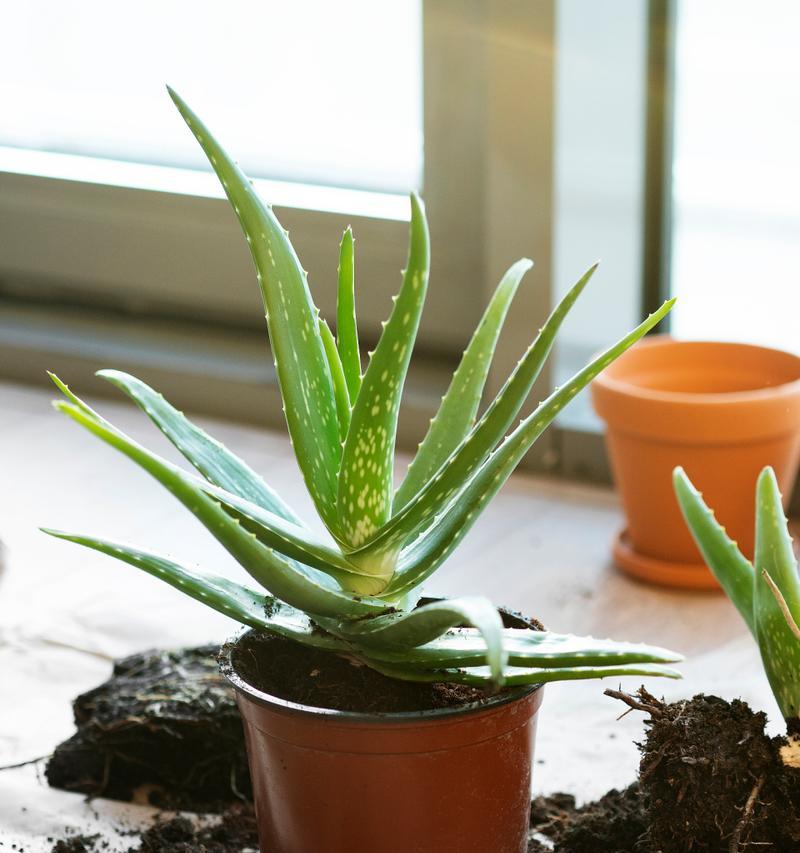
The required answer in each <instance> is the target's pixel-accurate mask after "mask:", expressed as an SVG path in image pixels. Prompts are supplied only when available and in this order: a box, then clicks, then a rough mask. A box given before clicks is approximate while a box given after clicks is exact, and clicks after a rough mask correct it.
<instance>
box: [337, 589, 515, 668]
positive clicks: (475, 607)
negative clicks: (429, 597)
mask: <svg viewBox="0 0 800 853" xmlns="http://www.w3.org/2000/svg"><path fill="white" fill-rule="evenodd" d="M463 624H467V625H472V626H473V627H474V628H476V629H477V633H478V634H479V635H480V637H481V638H482V640H483V642H484V653H485V657H486V661H487V663H488V664H489V667H490V669H491V671H492V674H493V676H494V680H495V682H496V683H497V684H501V683H502V678H503V668H504V666H505V664H506V660H507V657H508V655H507V653H506V651H505V648H504V647H503V622H502V620H501V618H500V614H499V613H498V612H497V608H496V607H495V606H494V605H493V604H492V603H491V601H489V599H487V598H480V597H463V598H452V599H447V600H443V601H435V602H432V603H431V604H425V605H423V606H422V607H418V608H416V609H415V610H412V611H410V612H407V613H391V614H387V615H386V616H380V617H376V618H373V619H364V620H361V621H359V622H355V623H352V624H349V625H348V624H344V623H343V624H342V625H340V626H339V630H340V631H341V632H342V634H343V635H344V636H345V637H347V639H349V640H351V641H352V642H354V643H355V644H356V645H358V646H359V647H361V648H365V647H366V648H367V649H369V648H372V647H377V648H379V649H387V650H395V651H396V650H401V649H405V650H408V649H412V648H413V647H415V646H421V645H423V644H424V643H427V642H429V641H431V640H435V639H436V638H437V637H439V636H441V635H442V634H443V633H445V632H446V631H448V630H449V629H450V628H452V627H454V626H456V625H463ZM367 654H369V652H367Z"/></svg>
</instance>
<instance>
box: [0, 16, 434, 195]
mask: <svg viewBox="0 0 800 853" xmlns="http://www.w3.org/2000/svg"><path fill="white" fill-rule="evenodd" d="M420 14H421V13H420V0H391V2H381V3H374V2H371V0H344V2H339V3H335V4H334V3H328V2H326V0H294V2H292V3H279V2H275V0H261V2H258V3H256V2H253V0H228V2H226V3H224V4H220V3H212V2H208V0H203V2H196V3H192V4H190V3H185V2H172V0H167V2H164V0H159V2H156V0H141V2H139V3H135V4H123V5H120V4H117V3H107V2H102V1H101V0H80V2H75V3H59V2H56V0H29V2H26V3H14V4H7V5H6V7H5V9H4V21H3V27H2V31H1V32H0V107H1V109H0V145H5V146H16V147H21V148H27V149H39V150H45V151H53V152H59V153H67V154H82V155H89V156H93V157H102V158H107V159H111V160H122V161H131V162H140V163H142V162H143V163H152V164H157V165H163V166H178V167H185V168H192V169H196V168H201V169H205V168H207V163H206V162H205V158H204V157H203V155H202V153H201V151H200V149H199V147H198V146H197V145H196V144H194V143H193V141H192V140H191V138H190V137H189V136H188V134H187V132H186V129H185V128H184V127H183V124H182V122H181V121H180V119H179V118H178V116H177V114H176V112H175V109H174V108H173V106H172V104H171V102H170V100H169V98H168V96H167V94H166V92H165V90H164V84H165V83H169V84H170V85H172V86H173V87H174V88H176V89H177V90H178V91H180V92H181V94H182V95H183V96H184V97H185V98H186V100H187V101H188V102H189V103H190V104H191V105H192V106H193V108H194V109H195V110H196V111H197V112H198V113H199V114H200V115H201V116H202V117H203V118H204V119H205V120H206V121H207V123H208V124H209V126H210V127H211V128H212V130H215V132H217V133H218V134H219V137H220V140H221V141H222V143H223V144H224V145H225V146H226V147H227V148H228V149H229V150H230V151H231V152H232V153H233V154H234V156H235V157H236V158H237V159H238V160H239V162H240V163H241V164H242V166H243V167H244V168H245V170H246V171H247V172H248V173H249V174H250V175H251V176H254V177H267V178H277V179H282V180H289V181H300V182H305V183H318V184H325V185H331V186H341V187H354V188H362V189H371V190H383V191H389V192H404V191H407V190H409V189H411V188H416V187H419V185H420V182H421V171H422V66H421V63H422V60H421V20H420ZM278 20H279V21H280V26H279V27H278V26H274V25H273V23H274V22H275V21H278ZM310 22H313V26H309V23H310Z"/></svg>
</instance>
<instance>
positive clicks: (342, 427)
mask: <svg viewBox="0 0 800 853" xmlns="http://www.w3.org/2000/svg"><path fill="white" fill-rule="evenodd" d="M319 331H320V334H321V335H322V343H323V345H324V346H325V355H326V357H327V359H328V366H329V367H330V371H331V379H332V381H333V393H334V396H335V398H336V415H337V420H338V423H339V437H340V438H341V439H342V441H344V439H345V437H346V436H347V430H348V428H349V427H350V393H349V392H348V390H347V383H346V381H345V376H344V370H343V369H342V361H341V359H340V358H339V350H338V349H336V341H335V340H334V338H333V332H331V330H330V326H328V324H327V323H326V322H325V321H324V320H323V319H322V318H321V317H320V320H319Z"/></svg>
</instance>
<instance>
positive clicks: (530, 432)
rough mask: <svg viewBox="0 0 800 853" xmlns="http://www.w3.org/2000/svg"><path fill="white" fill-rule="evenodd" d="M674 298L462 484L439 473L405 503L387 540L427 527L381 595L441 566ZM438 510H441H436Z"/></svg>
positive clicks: (415, 581)
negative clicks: (536, 449)
mask: <svg viewBox="0 0 800 853" xmlns="http://www.w3.org/2000/svg"><path fill="white" fill-rule="evenodd" d="M673 302H674V300H670V301H669V302H665V303H664V305H662V306H661V308H659V309H658V311H656V312H654V313H653V314H651V315H650V316H649V317H648V318H647V319H646V320H645V321H644V322H643V323H641V324H640V325H639V326H637V327H636V329H634V330H633V331H632V332H629V333H628V334H627V335H626V336H625V337H624V338H622V339H621V340H620V341H618V342H617V343H616V344H614V346H612V347H610V348H609V349H607V350H606V351H605V352H604V353H602V354H601V355H599V356H597V357H596V358H595V359H594V360H593V361H591V362H590V363H589V364H588V365H587V366H586V367H584V368H583V370H581V371H580V372H579V373H577V374H576V375H575V376H573V377H572V379H570V380H569V381H568V382H567V383H565V384H564V385H563V386H561V388H559V389H558V390H556V391H554V392H553V393H552V394H551V395H550V396H549V397H548V398H547V399H546V400H545V401H544V402H542V403H540V404H539V406H538V407H537V408H536V409H535V410H534V411H533V412H532V413H531V414H530V415H528V417H526V418H524V419H523V420H522V421H521V422H520V423H519V425H518V426H517V427H516V429H514V431H513V432H511V433H510V435H509V436H508V437H507V438H506V439H505V440H504V441H503V443H502V444H501V445H500V447H499V448H498V449H497V450H496V451H495V452H494V453H492V454H491V455H490V456H489V457H488V458H487V459H486V460H485V461H484V462H483V463H482V464H481V466H480V468H479V469H478V471H477V473H472V472H471V478H470V479H469V480H467V481H466V486H465V487H461V488H460V487H459V482H458V481H456V480H452V479H451V478H450V477H448V476H447V475H443V476H442V477H441V479H440V481H439V482H438V483H437V482H436V481H435V480H434V485H435V488H434V489H433V491H432V492H430V493H429V494H428V495H427V496H426V499H425V501H422V500H418V501H416V502H415V503H412V504H409V508H411V507H415V511H414V513H413V514H412V513H411V512H408V514H407V516H406V518H405V519H403V520H402V523H401V524H400V526H399V529H396V530H395V531H392V533H391V534H390V537H386V539H387V540H388V542H389V543H391V542H392V540H394V543H395V544H397V543H398V542H405V540H407V539H408V538H409V537H410V536H411V535H413V534H415V533H417V532H418V531H419V530H420V529H421V528H423V527H428V528H429V529H428V532H427V533H426V534H425V535H424V537H422V538H421V540H420V541H419V542H418V543H415V545H414V546H412V547H411V548H410V549H408V552H407V553H404V554H402V555H401V558H400V565H399V567H398V571H397V573H396V574H395V576H394V578H393V580H392V582H391V583H390V584H389V586H388V587H387V588H386V590H385V592H384V593H383V595H384V596H387V597H388V596H391V595H394V594H397V593H399V592H405V591H408V590H409V589H411V588H413V587H414V586H416V585H418V584H419V583H422V581H423V580H424V579H425V578H426V577H428V576H429V575H430V574H431V573H432V572H433V571H435V570H436V568H438V566H439V565H441V563H442V561H443V560H444V559H445V558H446V557H447V556H449V554H450V553H452V551H453V550H454V549H455V548H456V546H457V545H458V544H459V542H460V541H461V540H462V539H463V537H464V536H465V535H466V534H467V532H468V531H469V530H470V528H471V527H472V525H473V524H474V523H475V521H476V520H477V518H478V516H479V515H480V513H481V512H482V511H483V509H484V508H485V507H486V505H487V504H488V502H489V501H490V500H491V499H492V497H494V495H495V494H496V493H497V492H498V490H499V489H500V488H501V487H502V485H503V484H504V483H505V481H506V480H507V479H508V477H509V476H511V473H512V471H513V470H514V469H515V468H516V466H517V465H518V464H519V462H520V460H521V459H522V457H523V456H524V455H525V453H526V452H527V451H528V449H529V448H530V446H531V445H532V444H533V443H534V441H536V439H537V438H538V437H539V436H540V435H541V434H542V433H543V432H544V430H545V429H546V428H547V427H548V425H549V424H550V422H551V421H552V420H553V418H554V417H555V416H556V415H557V414H558V412H560V411H561V409H562V408H564V406H565V405H566V404H567V403H568V402H569V401H570V400H571V399H572V398H573V397H574V396H575V395H576V394H577V393H578V392H579V391H580V390H581V389H583V388H585V387H586V386H587V385H588V384H589V382H591V381H592V379H594V377H595V376H597V374H598V373H600V371H601V370H603V369H605V368H606V367H608V365H609V364H611V362H612V361H614V359H615V358H617V357H618V356H619V355H621V354H622V353H623V352H624V351H625V350H626V349H628V348H629V347H631V346H632V345H633V344H634V343H636V341H637V340H639V339H640V338H641V337H643V336H644V335H645V334H646V333H647V332H648V331H649V330H650V329H651V328H652V327H653V326H655V325H656V324H657V323H658V322H659V321H660V320H661V319H662V317H663V316H664V315H665V314H666V313H667V312H668V311H669V310H670V308H671V307H672V304H673ZM422 494H425V492H423V493H422ZM443 505H444V509H443V511H442V507H443ZM437 512H439V513H440V514H439V515H435V513H437ZM399 517H400V516H398V518H399ZM387 527H388V525H387ZM382 538H383V534H382ZM385 544H386V543H384V547H385Z"/></svg>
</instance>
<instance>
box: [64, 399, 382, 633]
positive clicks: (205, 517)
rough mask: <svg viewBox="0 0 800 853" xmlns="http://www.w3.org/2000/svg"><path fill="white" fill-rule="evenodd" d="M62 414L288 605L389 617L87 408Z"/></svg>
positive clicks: (74, 407) (354, 615) (70, 407)
mask: <svg viewBox="0 0 800 853" xmlns="http://www.w3.org/2000/svg"><path fill="white" fill-rule="evenodd" d="M56 408H58V409H59V410H60V411H62V412H63V413H64V414H66V415H67V416H68V417H70V418H72V420H74V421H76V422H77V423H79V424H81V426H83V427H85V428H86V429H87V430H89V432H91V433H93V434H94V435H96V436H98V437H99V438H101V439H102V440H103V441H105V442H106V443H107V444H109V445H110V446H111V447H114V448H116V449H117V450H119V451H121V452H122V453H123V454H125V455H126V456H127V457H128V458H129V459H131V460H132V461H134V462H136V463H137V464H138V465H140V466H141V467H142V468H144V470H146V471H147V472H148V473H149V474H151V475H152V476H153V477H155V478H156V479H157V480H158V481H159V482H160V483H161V484H162V485H163V486H165V487H166V488H167V490H168V491H169V492H171V493H172V494H173V495H174V496H175V497H176V498H177V499H178V500H179V501H180V502H181V503H182V504H183V505H184V506H185V507H186V508H187V509H188V510H189V511H190V512H192V513H193V514H194V515H195V516H196V517H197V518H198V519H199V520H200V521H201V522H202V523H203V524H204V525H205V527H206V528H207V529H208V530H209V532H210V533H212V534H213V536H214V537H215V538H216V539H217V540H218V541H219V542H220V543H221V544H222V545H223V547H224V548H225V549H226V550H227V551H228V552H229V553H230V554H231V555H232V556H233V557H234V559H236V560H237V561H238V562H239V563H240V564H241V565H242V567H243V568H244V569H245V571H247V572H248V574H250V575H251V576H252V577H254V578H255V579H256V580H257V581H258V582H259V583H260V584H261V585H262V586H263V587H264V588H265V589H266V590H268V591H269V592H270V593H272V594H273V595H274V596H276V597H278V598H280V599H281V600H282V601H285V602H286V603H287V604H290V605H292V606H293V607H298V608H300V609H301V610H303V611H305V612H306V613H309V614H311V615H319V616H339V617H340V618H358V617H361V616H368V615H375V614H378V613H381V612H383V611H385V609H386V605H385V604H384V603H383V602H379V601H373V600H372V599H369V598H363V597H354V596H352V595H350V594H347V593H345V592H342V591H340V590H339V589H337V588H334V587H332V586H331V581H330V580H329V579H328V578H327V577H326V576H325V575H320V573H319V572H316V571H315V570H314V569H311V568H309V567H307V566H304V565H302V564H300V563H298V562H296V561H292V560H289V559H286V558H284V557H282V556H281V555H279V554H277V553H276V552H275V551H274V550H272V549H270V548H267V547H265V546H264V545H262V544H261V542H259V541H258V539H257V538H256V537H255V536H254V535H253V534H252V533H251V532H249V531H248V530H246V529H245V528H243V527H242V525H241V524H239V522H238V520H236V519H235V518H232V517H231V516H230V514H229V513H227V512H226V511H225V510H224V509H223V508H222V507H221V506H220V504H219V503H218V502H217V501H215V500H213V499H212V498H211V497H209V496H208V495H206V494H205V493H204V492H203V490H202V489H201V488H199V486H198V485H197V484H196V483H194V482H192V480H191V479H190V477H189V476H188V475H186V474H184V473H183V472H181V471H179V470H178V469H176V468H175V467H174V466H172V465H170V464H169V463H167V462H165V461H163V460H160V459H158V457H156V456H155V455H154V454H152V453H150V451H148V450H145V448H143V447H141V446H140V445H138V444H137V443H136V442H134V441H133V440H132V439H130V438H128V437H127V436H126V435H125V434H124V433H122V432H121V431H120V430H118V429H116V428H115V427H113V426H110V425H109V424H108V422H107V421H104V420H103V419H102V418H99V417H94V416H93V412H92V410H91V409H90V408H89V407H88V406H86V404H83V408H81V407H80V406H77V405H75V404H73V403H68V402H57V403H56Z"/></svg>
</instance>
